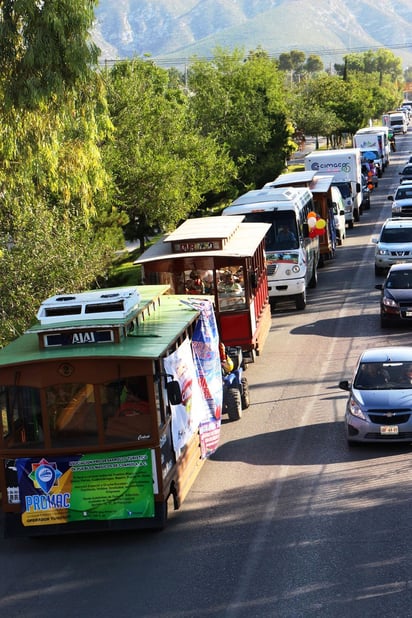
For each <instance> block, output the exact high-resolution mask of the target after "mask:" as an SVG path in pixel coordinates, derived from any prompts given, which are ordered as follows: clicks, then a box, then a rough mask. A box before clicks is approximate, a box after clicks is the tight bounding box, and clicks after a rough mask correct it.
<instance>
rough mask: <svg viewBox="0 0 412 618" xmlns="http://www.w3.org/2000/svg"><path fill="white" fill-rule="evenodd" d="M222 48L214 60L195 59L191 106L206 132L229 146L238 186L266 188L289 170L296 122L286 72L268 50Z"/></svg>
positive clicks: (191, 71) (205, 133)
mask: <svg viewBox="0 0 412 618" xmlns="http://www.w3.org/2000/svg"><path fill="white" fill-rule="evenodd" d="M258 51H259V53H254V52H250V53H249V55H248V57H247V58H246V60H245V58H244V54H243V52H242V50H239V49H236V50H234V51H233V52H229V51H226V50H223V49H221V48H217V49H216V50H215V55H214V58H213V59H212V61H211V62H205V61H203V60H200V59H197V60H196V59H194V61H193V63H192V65H191V67H190V70H189V87H190V90H191V92H192V93H193V96H192V97H191V98H190V107H191V109H192V110H193V113H194V116H195V118H196V121H197V123H198V125H199V127H200V129H201V131H202V133H203V134H204V135H209V136H212V137H213V138H214V139H215V140H216V141H217V142H218V143H219V144H221V145H222V146H225V147H227V148H228V150H229V153H230V156H231V157H232V159H233V161H234V162H235V165H236V167H237V169H238V181H237V190H238V191H239V190H240V191H243V190H244V189H245V188H249V187H252V186H262V185H263V184H264V183H265V182H267V181H268V180H270V179H272V178H273V177H274V176H275V175H277V174H278V173H279V172H280V171H282V170H283V169H284V164H285V158H286V157H287V156H288V154H290V148H291V145H290V141H289V138H290V125H289V124H288V111H287V109H286V104H285V88H284V80H283V76H282V74H281V73H280V72H279V71H278V69H277V66H276V62H274V61H273V60H271V59H270V58H269V57H268V56H267V55H266V54H262V53H260V50H258Z"/></svg>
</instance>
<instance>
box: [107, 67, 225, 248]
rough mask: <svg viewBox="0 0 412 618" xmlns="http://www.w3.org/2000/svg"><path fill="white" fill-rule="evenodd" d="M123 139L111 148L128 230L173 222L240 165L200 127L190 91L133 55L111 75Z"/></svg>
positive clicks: (141, 231) (134, 232) (135, 233)
mask: <svg viewBox="0 0 412 618" xmlns="http://www.w3.org/2000/svg"><path fill="white" fill-rule="evenodd" d="M106 77H107V83H108V96H109V106H110V112H111V117H112V121H113V123H114V126H115V139H114V140H113V141H112V142H109V143H107V144H106V145H105V147H104V156H105V160H106V162H107V166H108V168H109V169H110V170H111V172H112V174H113V177H114V182H115V187H116V194H115V202H116V204H117V206H118V208H119V210H120V211H122V212H125V213H127V214H128V216H129V219H130V222H129V224H128V225H127V227H126V234H127V237H128V238H130V239H139V240H140V242H141V244H142V246H144V241H145V236H146V235H148V234H152V233H153V231H154V230H166V229H172V228H173V227H175V226H176V224H177V223H178V222H180V221H181V220H182V219H184V218H186V217H187V216H188V215H189V214H190V213H191V212H193V211H194V210H195V209H196V208H198V207H199V206H200V205H201V204H202V201H203V199H204V195H205V194H206V193H208V192H213V191H216V192H218V191H220V190H222V189H223V188H225V187H226V186H227V185H228V184H229V182H230V181H231V180H232V179H233V177H234V175H235V167H234V165H233V164H232V162H231V161H230V159H229V158H228V156H227V154H226V153H225V148H224V147H223V146H219V145H218V144H217V141H216V140H215V139H214V138H213V137H212V136H209V135H201V133H200V132H199V130H198V129H196V127H195V126H194V122H193V119H192V115H191V112H190V109H189V107H188V97H187V96H186V94H185V93H184V92H183V90H182V88H175V87H174V86H175V84H176V80H175V79H174V76H173V80H172V81H170V79H169V74H168V72H167V71H164V70H163V69H161V68H159V67H156V66H155V64H154V63H153V62H151V61H145V60H137V59H136V60H132V61H129V62H126V63H121V64H119V65H117V66H115V67H114V68H113V69H112V71H111V72H110V73H108V74H107V76H106Z"/></svg>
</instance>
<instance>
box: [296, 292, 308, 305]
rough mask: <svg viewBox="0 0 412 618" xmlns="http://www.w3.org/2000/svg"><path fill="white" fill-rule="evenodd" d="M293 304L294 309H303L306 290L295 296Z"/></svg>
mask: <svg viewBox="0 0 412 618" xmlns="http://www.w3.org/2000/svg"><path fill="white" fill-rule="evenodd" d="M295 304H296V309H304V308H305V307H306V291H305V292H302V294H298V295H297V296H296V300H295Z"/></svg>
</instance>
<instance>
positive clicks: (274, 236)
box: [222, 187, 320, 309]
mask: <svg viewBox="0 0 412 618" xmlns="http://www.w3.org/2000/svg"><path fill="white" fill-rule="evenodd" d="M311 211H314V204H313V196H312V193H311V192H310V190H309V189H307V188H300V187H299V188H298V187H282V188H272V187H264V188H263V189H257V190H253V191H248V192H247V193H245V194H244V195H241V196H240V197H239V198H237V199H236V200H235V201H234V202H233V203H232V204H231V205H230V206H228V207H227V208H225V209H224V210H223V212H222V215H225V216H227V215H245V221H250V222H264V223H270V224H271V227H270V229H269V231H268V233H267V234H266V264H267V275H268V285H269V299H270V304H271V306H272V309H273V308H274V307H275V306H276V303H278V302H280V301H283V300H294V301H295V304H296V309H304V308H305V306H306V290H307V288H308V287H309V288H314V287H316V284H317V279H318V270H317V269H318V262H319V254H320V251H319V237H318V236H314V237H312V236H313V235H312V234H311V235H309V226H308V214H309V213H310V212H311Z"/></svg>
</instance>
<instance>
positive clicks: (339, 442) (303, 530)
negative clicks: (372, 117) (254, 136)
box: [0, 128, 412, 618]
mask: <svg viewBox="0 0 412 618" xmlns="http://www.w3.org/2000/svg"><path fill="white" fill-rule="evenodd" d="M411 153H412V129H411V128H409V129H408V131H407V132H406V133H405V134H400V135H398V136H397V138H396V152H392V153H391V155H390V163H389V165H388V166H387V167H386V169H385V171H384V173H383V175H382V177H381V178H379V182H378V186H377V187H376V188H374V189H373V190H372V192H371V196H370V208H369V209H366V210H363V211H362V213H361V214H360V217H359V221H355V223H354V225H353V228H351V229H349V227H347V229H346V238H345V239H344V242H343V244H342V245H339V246H338V247H337V248H336V251H335V256H334V258H333V259H330V260H325V263H324V266H323V267H322V268H320V269H319V271H318V277H317V285H316V287H309V288H308V290H307V293H306V298H305V301H306V302H305V309H304V310H302V311H299V310H296V303H295V302H294V300H293V299H291V300H288V301H285V302H283V303H276V306H275V308H274V310H273V311H272V316H271V323H270V330H269V334H268V336H267V340H266V343H265V347H264V349H263V350H262V353H261V354H260V356H259V358H258V359H257V362H255V363H251V364H249V365H248V368H247V371H246V373H247V379H248V383H249V391H250V406H249V407H248V408H247V410H244V412H243V415H242V419H241V422H230V421H229V420H223V422H222V427H221V441H220V445H219V447H218V449H217V450H216V452H215V453H214V454H213V455H212V456H211V457H210V458H209V459H208V460H207V461H206V463H205V465H204V466H203V468H202V470H201V473H200V474H199V475H198V477H197V479H196V481H195V483H194V484H193V486H192V489H191V491H190V492H189V494H188V496H187V498H186V501H185V503H184V505H183V506H182V508H181V509H180V510H179V511H176V512H172V513H170V516H169V520H168V526H167V528H166V530H165V531H163V532H161V533H156V534H153V533H148V532H147V531H146V532H145V531H138V532H127V533H115V534H110V535H108V534H98V535H88V536H84V535H82V536H71V537H65V536H61V537H52V538H46V539H42V540H40V541H39V540H37V541H36V542H33V541H30V540H28V539H23V540H19V539H5V540H3V541H2V542H1V543H0V560H1V563H2V567H3V568H2V572H3V576H2V578H1V583H0V609H1V610H2V611H3V613H4V614H5V615H7V616H10V617H12V618H14V617H16V618H17V616H24V617H25V618H26V617H27V618H31V617H38V616H43V615H48V614H49V613H52V612H54V611H56V608H58V611H59V615H60V616H62V617H63V618H65V617H66V616H67V617H68V616H71V617H72V616H79V617H82V616H92V617H93V616H99V617H103V618H106V617H107V618H108V617H112V616H114V615H119V614H121V615H122V616H126V617H132V616H141V617H142V618H192V617H194V616H204V617H207V618H221V617H224V618H246V617H247V618H250V617H255V618H266V617H267V618H273V617H280V618H297V617H303V618H306V617H308V618H312V617H313V618H318V617H321V618H322V617H328V618H329V617H333V618H336V617H342V618H346V617H347V616H354V617H357V616H371V617H372V616H378V615H383V616H385V617H389V618H392V617H393V618H395V617H400V616H408V615H410V594H409V588H410V560H411V555H412V540H411V535H410V534H409V530H410V522H411V513H412V466H411V445H410V443H408V442H406V443H404V444H398V443H396V442H394V443H389V444H388V443H375V442H373V443H370V444H361V445H359V446H357V447H356V448H354V447H353V446H350V445H348V444H347V435H346V431H345V413H346V409H347V401H348V392H347V391H344V390H342V388H340V386H339V385H340V383H341V382H342V381H344V380H348V382H349V381H351V380H352V376H353V374H354V371H355V368H356V366H357V363H358V360H359V358H360V356H361V354H363V352H364V351H365V350H366V349H368V348H381V347H385V348H392V347H404V346H409V345H410V344H411V342H412V331H411V327H410V326H409V325H408V324H406V325H404V324H403V323H400V324H396V325H394V326H393V327H392V328H382V327H381V321H380V303H381V291H380V290H379V289H376V285H379V284H382V283H383V282H384V281H385V276H386V275H385V273H376V274H375V250H376V244H375V243H374V242H373V238H376V237H377V236H379V233H380V230H381V228H382V225H383V224H384V222H385V221H386V220H387V219H388V218H391V214H392V212H391V208H392V204H391V201H390V200H388V196H389V195H394V193H395V190H396V188H397V187H398V185H399V178H400V177H399V171H401V169H402V168H403V166H404V164H405V163H406V162H407V161H408V159H409V156H410V155H411ZM379 362H381V360H380V359H379ZM348 386H349V384H348ZM392 412H394V411H392ZM387 418H389V417H387ZM392 418H393V417H392ZM393 425H396V423H394V422H393V423H392V421H390V420H389V421H388V422H386V423H385V426H389V427H391V426H393ZM385 431H386V432H387V433H386V435H395V434H394V433H393V434H391V432H392V430H390V431H389V430H385ZM411 441H412V438H411ZM73 598H76V608H75V610H73Z"/></svg>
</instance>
